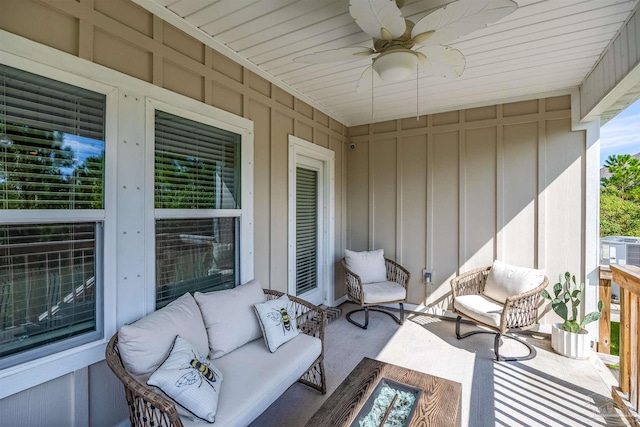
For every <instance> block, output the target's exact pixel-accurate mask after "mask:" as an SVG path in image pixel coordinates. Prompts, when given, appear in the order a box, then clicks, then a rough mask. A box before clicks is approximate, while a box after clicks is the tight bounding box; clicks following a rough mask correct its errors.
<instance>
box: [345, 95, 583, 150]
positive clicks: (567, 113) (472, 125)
mask: <svg viewBox="0 0 640 427" xmlns="http://www.w3.org/2000/svg"><path fill="white" fill-rule="evenodd" d="M498 105H503V104H498ZM459 111H460V112H462V111H465V110H459ZM429 117H433V116H432V115H428V116H427V118H429ZM570 117H571V109H569V108H567V109H563V110H558V111H549V112H540V113H532V114H525V115H521V116H512V117H502V118H495V119H484V120H477V121H473V122H467V121H464V122H463V121H462V120H459V121H458V123H452V124H447V125H437V126H433V125H432V122H431V124H429V125H428V126H426V127H420V128H415V129H407V130H394V131H388V132H380V133H370V134H369V135H357V136H349V137H348V139H349V142H356V143H357V142H364V141H379V140H384V139H390V138H395V137H397V136H402V137H408V136H419V135H424V134H425V133H426V134H437V133H449V132H454V131H458V130H460V131H463V130H472V129H481V128H486V127H494V126H505V125H515V124H522V123H531V122H537V121H539V120H561V119H566V118H570ZM399 122H400V121H399ZM427 123H429V122H427Z"/></svg>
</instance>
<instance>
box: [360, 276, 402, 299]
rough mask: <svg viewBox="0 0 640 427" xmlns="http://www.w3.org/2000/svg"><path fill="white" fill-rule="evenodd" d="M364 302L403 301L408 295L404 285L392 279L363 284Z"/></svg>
mask: <svg viewBox="0 0 640 427" xmlns="http://www.w3.org/2000/svg"><path fill="white" fill-rule="evenodd" d="M362 288H363V289H364V303H365V304H377V303H381V302H391V301H402V300H404V299H405V298H406V297H407V290H406V289H405V288H404V286H402V285H400V284H398V283H396V282H390V281H387V280H385V281H383V282H376V283H367V284H363V285H362Z"/></svg>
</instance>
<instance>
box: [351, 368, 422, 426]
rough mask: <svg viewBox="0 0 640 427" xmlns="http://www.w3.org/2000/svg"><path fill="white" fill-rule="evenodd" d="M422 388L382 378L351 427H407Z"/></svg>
mask: <svg viewBox="0 0 640 427" xmlns="http://www.w3.org/2000/svg"><path fill="white" fill-rule="evenodd" d="M421 393H422V390H420V389H418V388H415V387H411V386H408V385H405V384H400V383H398V382H395V381H391V380H389V379H386V378H382V379H381V380H380V381H379V382H378V385H377V386H376V388H375V389H374V390H373V392H372V393H371V395H370V396H369V398H368V399H367V401H366V402H365V403H364V405H363V406H362V409H360V412H358V416H357V417H356V419H355V420H353V422H352V423H351V427H405V426H407V425H408V424H409V421H410V420H411V417H412V416H413V411H414V410H415V409H416V404H417V403H418V400H419V399H420V394H421Z"/></svg>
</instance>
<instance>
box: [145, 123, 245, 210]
mask: <svg viewBox="0 0 640 427" xmlns="http://www.w3.org/2000/svg"><path fill="white" fill-rule="evenodd" d="M240 139H241V137H240V135H238V134H235V133H233V132H229V131H226V130H223V129H218V128H216V127H213V126H209V125H205V124H203V123H199V122H195V121H193V120H189V119H185V118H182V117H178V116H174V115H172V114H168V113H165V112H163V111H159V110H156V118H155V144H156V145H155V186H156V188H155V207H156V208H159V209H238V208H240Z"/></svg>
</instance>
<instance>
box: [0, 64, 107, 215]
mask: <svg viewBox="0 0 640 427" xmlns="http://www.w3.org/2000/svg"><path fill="white" fill-rule="evenodd" d="M105 102H106V98H105V96H104V95H102V94H99V93H95V92H92V91H89V90H86V89H82V88H78V87H75V86H72V85H69V84H66V83H62V82H58V81H54V80H51V79H48V78H46V77H43V76H39V75H36V74H31V73H28V72H25V71H22V70H17V69H15V68H11V67H8V66H6V65H0V136H6V137H8V138H9V139H10V140H11V141H12V142H13V143H12V144H2V145H0V162H1V165H2V167H1V168H0V208H1V209H102V208H103V207H104V202H103V166H104V165H103V163H104V117H105Z"/></svg>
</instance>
